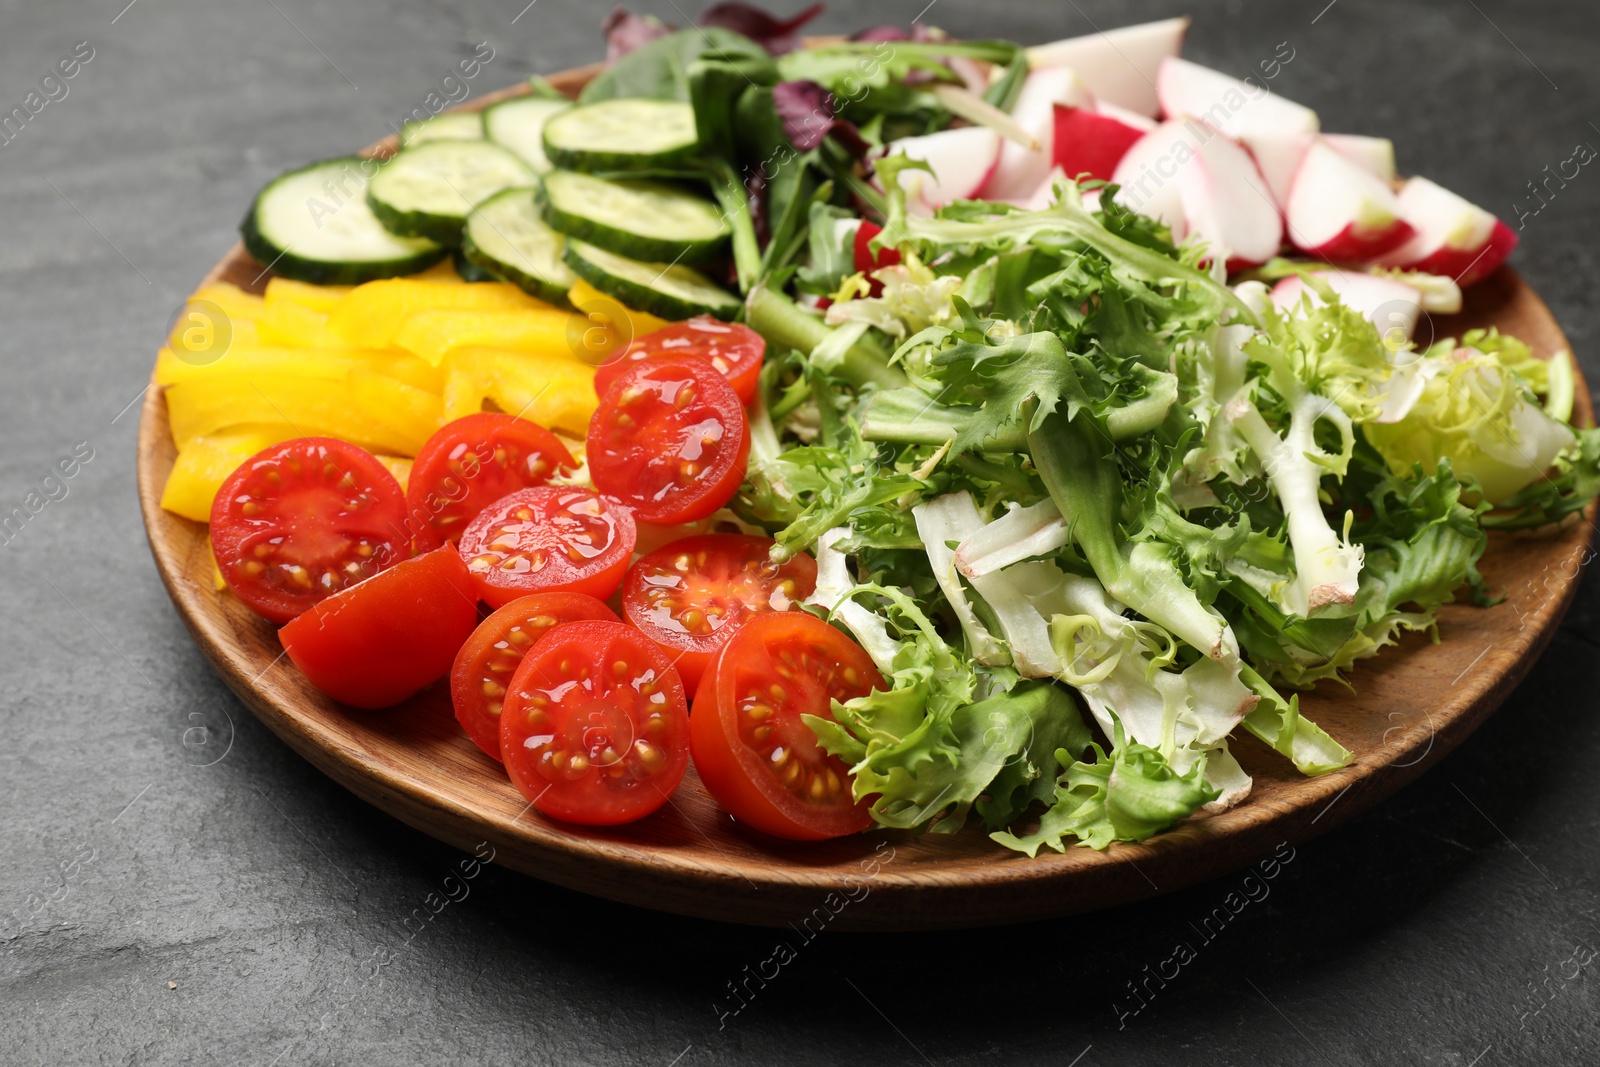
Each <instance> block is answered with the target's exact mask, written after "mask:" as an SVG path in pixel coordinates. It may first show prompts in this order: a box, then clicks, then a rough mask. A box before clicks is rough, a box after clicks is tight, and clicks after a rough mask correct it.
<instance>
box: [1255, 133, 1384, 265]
mask: <svg viewBox="0 0 1600 1067" xmlns="http://www.w3.org/2000/svg"><path fill="white" fill-rule="evenodd" d="M1284 213H1285V216H1286V221H1287V222H1288V226H1289V240H1290V241H1292V242H1293V243H1294V246H1295V247H1296V248H1298V249H1300V250H1301V251H1302V252H1309V253H1311V254H1312V255H1316V256H1321V257H1322V258H1324V259H1326V260H1328V261H1330V262H1344V263H1364V262H1370V261H1372V260H1375V259H1377V258H1378V257H1379V256H1382V255H1383V254H1384V253H1386V252H1392V251H1393V250H1394V249H1396V248H1398V247H1399V246H1400V245H1402V244H1404V243H1405V242H1406V241H1408V240H1410V238H1411V235H1412V232H1413V231H1412V229H1411V227H1410V226H1408V225H1407V224H1406V222H1405V220H1404V219H1402V218H1401V217H1400V202H1399V199H1398V198H1397V197H1396V196H1395V194H1394V190H1392V189H1390V188H1389V186H1388V184H1387V183H1385V182H1384V181H1383V179H1381V178H1379V177H1377V176H1376V175H1373V174H1371V173H1369V172H1368V171H1365V170H1362V169H1361V168H1360V167H1358V166H1356V165H1355V164H1354V163H1352V162H1350V161H1349V160H1348V159H1346V158H1345V157H1344V156H1341V155H1340V154H1339V153H1338V152H1335V151H1334V150H1333V149H1332V148H1329V147H1328V146H1327V145H1326V144H1324V143H1323V142H1322V141H1320V140H1319V141H1317V142H1316V143H1314V144H1312V146H1311V148H1310V149H1309V150H1308V151H1307V152H1306V157H1305V159H1304V160H1302V161H1301V163H1300V169H1299V170H1297V171H1296V172H1295V176H1294V183H1293V185H1292V187H1291V188H1290V191H1289V202H1288V204H1287V205H1286V206H1285V211H1284Z"/></svg>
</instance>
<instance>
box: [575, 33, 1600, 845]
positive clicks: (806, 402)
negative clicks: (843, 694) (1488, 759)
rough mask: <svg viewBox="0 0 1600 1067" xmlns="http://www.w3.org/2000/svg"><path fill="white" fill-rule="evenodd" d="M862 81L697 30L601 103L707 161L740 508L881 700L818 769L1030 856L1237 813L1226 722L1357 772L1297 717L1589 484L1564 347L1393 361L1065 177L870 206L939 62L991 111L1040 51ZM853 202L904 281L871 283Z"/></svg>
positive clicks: (1597, 434)
mask: <svg viewBox="0 0 1600 1067" xmlns="http://www.w3.org/2000/svg"><path fill="white" fill-rule="evenodd" d="M875 55H877V53H875V52H874V46H873V44H872V43H871V42H869V41H854V42H846V43H843V44H839V45H834V46H831V47H828V48H823V49H819V50H808V51H797V52H788V53H787V54H784V55H780V56H777V57H776V58H774V57H773V56H772V55H770V54H769V53H768V52H767V50H766V49H765V48H763V47H761V46H759V45H757V44H755V43H753V42H752V41H750V40H749V39H747V38H744V37H741V36H740V35H738V34H736V33H732V32H730V31H725V30H718V29H707V30H705V31H704V32H700V31H692V32H684V33H677V34H670V35H667V36H662V37H660V38H659V39H656V40H653V41H651V42H650V43H649V44H647V45H645V46H644V47H643V48H640V49H638V50H636V51H634V52H632V53H630V54H629V55H628V56H626V57H625V58H624V59H622V60H621V61H620V62H618V63H617V64H616V65H614V66H613V67H612V68H611V69H610V70H609V71H608V72H607V73H606V74H604V75H602V76H601V77H600V78H598V79H596V81H595V82H594V83H593V84H592V85H591V86H590V88H589V89H588V90H587V91H586V93H585V97H586V98H596V97H604V96H606V95H629V96H639V95H658V96H669V97H674V98H678V99H688V100H690V101H691V102H692V103H693V104H694V106H695V108H696V113H697V117H698V119H699V121H700V123H701V134H702V143H703V144H706V145H708V146H712V147H713V148H714V149H715V146H721V149H720V155H719V154H718V152H717V151H713V152H712V153H711V154H712V155H713V156H714V157H715V158H712V159H711V161H710V162H709V163H708V164H707V165H706V166H707V167H708V168H709V169H708V175H709V177H708V180H710V181H711V184H712V186H713V188H714V189H718V190H720V191H719V192H718V194H717V195H718V196H719V199H720V200H721V201H722V203H723V204H724V207H725V209H726V210H727V211H728V213H729V216H730V218H732V219H734V220H735V225H736V233H737V234H738V236H736V239H735V260H736V266H737V273H738V281H739V283H740V287H741V289H742V290H743V291H744V292H745V293H746V295H747V305H746V314H747V319H748V322H749V324H750V325H751V326H753V327H754V328H756V329H757V330H759V331H760V332H761V333H762V334H763V335H764V336H765V337H766V338H767V340H768V345H769V351H768V357H767V366H766V368H765V370H764V373H763V388H762V391H761V396H760V398H759V400H758V403H757V405H756V408H755V410H754V412H753V415H752V420H753V426H752V435H753V445H752V450H751V458H750V467H749V473H748V477H747V480H746V482H745V484H744V486H743V488H742V489H741V491H740V493H739V495H738V497H737V498H736V501H735V507H734V511H735V513H736V514H737V515H738V517H739V518H740V519H741V520H742V521H743V522H745V523H747V524H750V525H752V526H755V527H759V528H761V529H763V530H766V531H768V532H770V533H771V534H772V535H773V536H774V537H775V538H776V540H777V542H778V548H777V549H776V550H775V551H776V552H777V553H779V554H785V555H786V554H792V553H796V552H802V551H808V552H813V553H815V554H816V557H817V560H818V564H819V582H818V588H817V592H816V595H815V597H813V599H812V604H813V606H814V608H815V609H816V610H819V611H822V612H825V613H826V614H827V615H828V617H829V618H830V619H831V620H832V621H834V622H835V623H836V624H838V625H840V626H842V627H844V628H845V629H846V630H848V631H849V632H850V633H851V634H852V635H853V636H854V637H855V638H856V640H858V641H859V642H860V643H861V644H862V646H863V647H864V648H865V649H866V650H867V652H868V653H869V654H870V655H871V656H872V658H873V659H874V661H875V662H876V663H877V664H878V666H879V668H880V669H881V670H882V672H883V674H884V676H885V678H887V679H889V680H890V682H891V685H890V688H888V689H887V690H883V691H879V692H874V693H872V694H870V695H868V696H866V697H862V698H859V699H855V700H851V701H849V702H847V703H845V704H839V705H836V706H835V707H834V709H833V710H834V717H833V719H832V720H828V719H823V718H812V719H809V720H808V721H809V722H810V725H811V726H812V728H813V730H814V731H815V733H816V735H817V737H818V739H819V741H820V743H821V744H822V745H823V747H825V748H826V749H827V750H828V751H830V752H832V753H834V754H835V755H837V756H839V757H840V758H841V759H843V760H844V761H845V762H846V763H847V764H848V765H849V766H850V767H851V768H852V769H853V773H854V789H855V793H856V796H857V797H859V798H872V811H873V814H874V816H875V818H876V820H877V821H878V822H879V823H880V824H882V825H885V826H890V827H904V828H927V829H931V830H932V831H934V832H953V831H955V830H957V829H958V828H960V827H961V826H962V825H964V824H965V823H966V822H967V821H968V820H969V819H971V818H973V817H976V818H977V819H978V820H980V821H981V822H982V824H983V825H984V826H985V827H986V828H987V829H988V830H989V831H990V832H991V833H992V835H993V837H994V838H995V839H996V840H997V841H1000V842H1002V843H1003V844H1005V845H1007V846H1009V847H1011V848H1015V849H1019V850H1022V851H1026V852H1028V853H1029V854H1034V853H1036V852H1037V850H1038V849H1039V848H1041V847H1050V848H1054V849H1057V850H1063V849H1064V848H1065V847H1066V845H1067V844H1068V843H1069V842H1070V841H1077V842H1081V843H1083V844H1086V845H1090V846H1093V847H1096V848H1103V847H1105V846H1106V845H1108V844H1109V843H1110V842H1112V841H1119V840H1120V841H1140V840H1144V839H1145V838H1147V837H1149V836H1151V835H1152V834H1154V833H1156V832H1158V831H1160V830H1162V829H1163V828H1165V827H1168V826H1170V825H1172V824H1173V823H1174V822H1176V821H1178V820H1180V819H1183V818H1185V817H1187V816H1189V815H1191V814H1192V813H1194V812H1195V811H1197V810H1199V809H1206V810H1221V809H1222V808H1225V807H1227V806H1229V805H1231V804H1234V803H1237V802H1238V801H1239V800H1240V799H1242V798H1243V797H1244V796H1246V795H1247V794H1248V792H1249V790H1250V787H1251V781H1250V778H1249V776H1248V775H1247V774H1246V772H1245V771H1244V770H1243V769H1242V767H1241V766H1240V764H1239V763H1238V761H1237V760H1236V759H1235V758H1234V757H1233V756H1232V755H1231V754H1230V752H1229V740H1230V738H1232V737H1235V736H1237V735H1238V732H1239V731H1240V730H1241V729H1242V730H1244V731H1246V732H1248V733H1250V734H1253V735H1254V736H1256V737H1258V738H1260V739H1261V740H1262V741H1263V742H1265V743H1266V744H1267V745H1268V746H1270V747H1271V748H1272V749H1274V750H1276V751H1277V752H1278V753H1281V754H1282V755H1283V756H1284V757H1286V758H1287V759H1289V760H1290V761H1292V762H1293V764H1294V765H1295V766H1296V767H1297V768H1298V769H1299V770H1300V771H1302V772H1303V773H1306V774H1319V773H1324V772H1327V771H1329V770H1332V769H1334V768H1337V767H1340V766H1343V765H1344V764H1346V763H1347V762H1348V761H1349V759H1350V753H1349V752H1348V751H1346V750H1345V749H1344V748H1343V747H1342V746H1341V745H1340V744H1339V743H1338V742H1337V741H1335V740H1334V739H1333V738H1332V737H1330V736H1329V735H1328V734H1327V733H1326V732H1324V731H1323V730H1322V729H1321V728H1319V727H1318V726H1317V725H1316V724H1315V723H1313V722H1311V721H1310V720H1308V719H1306V718H1305V717H1303V716H1302V715H1301V714H1300V710H1299V704H1298V699H1297V697H1295V696H1293V695H1288V696H1285V695H1284V691H1286V690H1293V689H1295V688H1303V687H1307V686H1311V685H1313V684H1315V683H1316V682H1318V681H1321V680H1324V679H1339V678H1340V677H1341V674H1342V672H1344V671H1345V670H1346V669H1347V668H1348V667H1350V666H1351V664H1353V663H1354V662H1355V661H1357V660H1359V659H1361V658H1364V657H1367V656H1371V655H1373V654H1375V653H1377V652H1379V651H1380V650H1381V649H1382V648H1384V647H1385V646H1387V645H1391V644H1393V643H1394V642H1395V641H1396V640H1397V639H1398V638H1399V636H1400V635H1401V634H1403V633H1405V632H1407V631H1429V632H1432V633H1433V636H1434V638H1435V639H1437V637H1438V635H1437V630H1436V624H1435V620H1436V613H1437V610H1438V609H1439V607H1440V606H1441V605H1443V604H1446V603H1449V602H1450V601H1452V600H1453V599H1454V598H1455V597H1456V595H1457V594H1458V592H1461V591H1464V592H1465V595H1467V596H1469V597H1471V598H1473V599H1474V600H1476V601H1477V602H1479V603H1488V602H1491V598H1490V591H1489V590H1488V589H1486V588H1485V586H1484V583H1483V581H1482V579H1481V578H1480V576H1479V574H1478V572H1477V569H1476V561H1477V560H1478V559H1479V557H1480V556H1481V554H1482V552H1483V550H1484V546H1485V539H1486V530H1487V529H1489V528H1510V527H1519V526H1526V527H1531V526H1540V525H1545V524H1549V523H1554V522H1558V521H1561V520H1563V519H1565V518H1567V517H1569V516H1571V515H1573V514H1574V513H1575V512H1576V511H1578V510H1579V509H1581V508H1582V507H1583V506H1584V505H1585V504H1586V503H1587V502H1588V501H1589V500H1590V499H1592V498H1593V497H1594V496H1595V495H1596V493H1597V492H1600V431H1595V430H1582V431H1579V430H1574V429H1573V428H1572V427H1571V426H1570V425H1569V424H1568V419H1569V418H1570V416H1571V411H1572V392H1573V386H1572V382H1573V370H1572V365H1571V360H1570V357H1569V356H1566V355H1565V354H1562V355H1561V356H1560V357H1558V358H1557V359H1555V360H1551V361H1548V362H1547V361H1543V360H1539V359H1536V358H1533V356H1532V354H1531V353H1530V352H1529V350H1528V348H1527V347H1526V346H1525V345H1523V344H1522V343H1521V342H1519V341H1517V340H1515V339H1513V338H1510V337H1505V336H1501V335H1499V334H1497V333H1495V332H1493V331H1473V332H1471V333H1469V334H1467V335H1465V336H1464V337H1462V338H1460V339H1459V340H1456V339H1449V340H1444V341H1441V342H1439V343H1438V344H1435V345H1433V346H1432V347H1430V348H1428V349H1427V350H1425V351H1416V350H1413V349H1412V348H1411V346H1410V345H1409V344H1407V345H1402V346H1396V345H1395V344H1393V343H1392V342H1389V341H1386V340H1385V338H1383V337H1381V336H1380V334H1379V332H1378V330H1377V328H1376V327H1375V326H1373V324H1372V323H1371V322H1369V321H1368V320H1367V319H1366V318H1365V317H1364V316H1363V315H1362V314H1360V313H1359V312H1356V311H1352V310H1350V309H1348V308H1346V307H1345V306H1344V305H1343V304H1341V303H1340V302H1339V300H1338V298H1337V296H1336V295H1335V294H1334V293H1333V292H1332V291H1331V290H1330V289H1328V288H1327V286H1325V285H1323V284H1322V283H1320V282H1319V281H1317V279H1316V275H1315V274H1314V273H1313V274H1308V275H1307V285H1308V287H1309V289H1310V290H1311V291H1312V292H1313V293H1315V294H1316V295H1317V296H1318V297H1319V298H1320V300H1318V301H1313V300H1310V299H1307V300H1306V301H1305V302H1304V303H1302V304H1301V305H1300V306H1299V307H1297V308H1294V309H1290V310H1279V309H1276V308H1274V307H1273V305H1272V304H1271V302H1270V301H1269V300H1268V298H1267V289H1266V287H1265V286H1264V285H1263V284H1262V283H1261V282H1259V281H1240V282H1238V283H1236V284H1235V285H1233V286H1231V287H1230V286H1229V285H1227V284H1226V279H1225V277H1224V276H1223V275H1222V273H1221V271H1220V268H1218V267H1215V266H1212V265H1210V264H1209V262H1208V258H1207V256H1206V251H1205V249H1204V248H1203V247H1197V246H1193V245H1188V246H1184V247H1174V246H1173V244H1172V243H1171V241H1170V234H1169V232H1168V231H1167V230H1166V229H1165V228H1164V227H1162V226H1161V225H1160V224H1159V223H1156V222H1154V221H1152V220H1151V219H1149V218H1146V217H1144V216H1140V215H1137V214H1133V213H1130V212H1128V211H1126V210H1124V209H1122V208H1120V207H1119V206H1118V205H1117V204H1116V203H1115V202H1114V199H1113V197H1111V196H1103V197H1101V198H1100V199H1099V201H1098V203H1097V204H1096V205H1095V206H1094V207H1093V208H1089V207H1086V206H1085V204H1084V200H1083V192H1084V191H1085V190H1082V189H1080V188H1079V187H1078V186H1077V185H1075V184H1073V183H1071V182H1062V183H1059V184H1058V185H1057V187H1056V202H1055V203H1054V204H1053V205H1052V206H1050V207H1048V208H1045V209H1043V210H1038V211H1024V210H1019V209H1017V208H1014V207H1010V206H1007V205H1004V204H996V203H986V202H982V201H960V202H957V203H954V204H951V205H948V206H946V207H944V208H942V209H940V210H939V211H938V212H937V213H936V214H935V215H934V216H933V217H928V216H926V215H918V214H912V213H910V212H908V210H907V205H906V197H905V195H904V193H903V192H902V191H901V183H900V181H899V176H900V174H901V172H902V171H903V170H904V169H906V168H916V167H923V168H924V169H925V165H924V164H920V163H916V162H914V161H911V160H909V159H907V158H905V157H904V156H895V157H892V158H888V159H881V158H880V159H878V160H877V161H876V166H875V180H874V181H870V182H869V180H868V175H869V174H870V173H871V172H872V168H869V167H868V166H867V165H866V163H865V162H864V159H865V157H866V154H867V153H868V152H869V151H870V149H871V148H873V147H874V146H877V145H881V144H882V143H884V142H885V141H886V140H889V139H892V138H893V137H897V136H904V135H907V134H915V133H923V132H929V131H931V130H935V129H939V128H943V127H945V126H948V125H949V124H950V123H951V122H953V121H955V120H957V118H958V117H960V115H961V112H962V111H963V109H966V108H968V107H970V100H967V99H966V97H964V96H963V95H962V93H961V92H960V91H958V92H956V93H954V94H952V93H950V92H939V91H937V90H938V89H939V87H940V86H946V87H952V86H958V85H959V84H960V82H961V79H960V77H959V75H958V74H957V72H956V69H955V68H956V66H958V64H955V63H954V60H956V59H961V58H976V59H981V60H982V61H984V62H987V63H992V64H995V65H997V66H998V67H1000V68H1001V69H1002V71H1003V72H1004V73H1003V74H1002V75H1001V76H998V77H997V78H995V79H994V80H993V81H992V83H991V85H990V86H989V88H988V89H986V90H985V91H984V93H983V94H982V99H984V100H985V101H986V102H988V103H990V104H994V105H998V106H1000V107H1004V106H1006V105H1007V104H1008V103H1009V100H1008V96H1009V95H1010V94H1014V92H1015V85H1016V80H1017V77H1018V76H1020V75H1017V73H1016V72H1019V71H1022V70H1024V69H1025V63H1024V61H1023V60H1022V58H1021V52H1020V49H1019V48H1018V47H1017V46H1016V45H1012V44H1009V43H1006V42H962V43H958V42H951V41H942V40H925V41H915V42H904V41H897V42H896V47H895V48H894V49H892V50H889V51H888V52H887V53H886V55H887V57H888V58H886V59H884V60H883V61H882V62H873V60H874V57H875ZM1014 75H1015V76H1014ZM966 96H968V97H973V98H978V96H979V94H977V93H968V94H966ZM796 101H799V102H800V105H799V110H798V111H797V110H796V108H797V105H796ZM808 101H810V102H811V104H812V106H811V110H810V111H809V112H805V108H804V105H805V104H806V103H807V102H808ZM952 105H953V106H952ZM802 113H804V114H802ZM797 115H799V116H800V117H801V118H805V117H807V116H809V120H810V122H809V125H808V124H807V123H806V122H801V121H798V120H797ZM818 116H822V117H821V119H820V126H819V125H818V121H819V120H818ZM819 129H820V130H821V132H820V133H819V132H818V130H819ZM1091 184H1093V183H1091ZM885 190H887V192H885ZM863 212H867V213H871V214H873V215H875V216H877V217H879V218H881V219H882V221H883V229H882V232H881V233H878V234H877V235H876V236H875V237H874V238H873V239H872V241H871V247H872V248H873V249H874V250H884V251H887V250H893V251H894V252H896V253H897V255H898V262H894V263H892V265H888V266H881V267H878V268H877V269H872V270H868V271H865V272H858V271H857V269H856V260H855V256H854V254H853V244H854V238H855V234H856V229H855V220H857V218H858V217H859V216H860V215H861V214H862V213H863ZM890 258H894V257H890ZM824 308H825V310H824ZM1080 702H1081V706H1082V707H1084V708H1087V710H1088V712H1089V718H1090V719H1092V721H1093V725H1094V726H1095V727H1098V735H1097V734H1096V733H1095V732H1093V731H1092V730H1091V728H1090V724H1089V723H1087V722H1085V720H1084V718H1083V716H1082V714H1081V712H1080V710H1079V708H1080ZM1097 736H1098V739H1097ZM1023 831H1026V832H1023Z"/></svg>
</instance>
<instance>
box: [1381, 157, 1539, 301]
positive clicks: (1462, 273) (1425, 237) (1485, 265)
mask: <svg viewBox="0 0 1600 1067" xmlns="http://www.w3.org/2000/svg"><path fill="white" fill-rule="evenodd" d="M1398 200H1399V205H1400V217H1401V218H1403V219H1405V220H1406V222H1407V223H1409V224H1410V225H1411V228H1412V230H1414V231H1415V233H1414V235H1413V236H1412V238H1411V239H1410V240H1409V241H1407V242H1406V243H1405V244H1403V245H1401V246H1400V247H1399V248H1396V249H1395V250H1394V251H1393V252H1390V253H1389V254H1388V255H1386V256H1384V257H1383V263H1384V264H1385V265H1386V266H1393V267H1404V268H1406V269H1407V270H1417V271H1423V272H1425V273H1428V274H1442V275H1445V276H1448V277H1451V278H1454V279H1455V280H1456V284H1458V285H1460V286H1461V287H1462V288H1466V287H1467V286H1469V285H1474V284H1476V283H1477V282H1480V281H1482V280H1483V279H1484V278H1487V277H1488V276H1489V275H1491V274H1493V273H1494V272H1495V270H1496V269H1497V268H1499V266H1500V264H1501V263H1504V262H1505V259H1506V257H1507V256H1509V255H1510V254H1511V250H1512V249H1514V248H1516V247H1517V235H1516V233H1515V232H1513V231H1512V229H1511V227H1509V226H1507V225H1506V224H1505V223H1503V222H1501V221H1500V220H1499V219H1497V218H1495V217H1494V216H1493V215H1492V214H1490V213H1489V212H1487V211H1485V210H1484V209H1483V208H1481V207H1479V206H1477V205H1476V204H1474V203H1472V202H1471V201H1470V200H1466V199H1464V198H1463V197H1460V196H1457V195H1456V194H1455V193H1452V192H1451V191H1450V190H1448V189H1446V188H1444V187H1443V186H1441V185H1437V184H1435V183H1434V182H1431V181H1429V180H1428V179H1427V178H1411V179H1410V180H1408V181H1407V182H1406V184H1405V185H1404V186H1403V187H1402V188H1401V190H1400V196H1399V198H1398Z"/></svg>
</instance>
